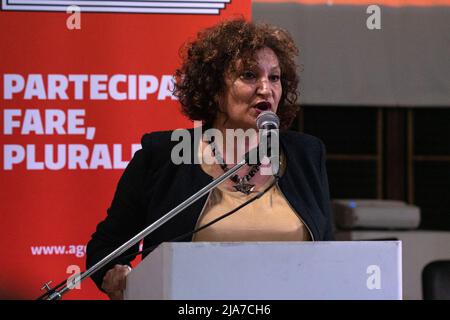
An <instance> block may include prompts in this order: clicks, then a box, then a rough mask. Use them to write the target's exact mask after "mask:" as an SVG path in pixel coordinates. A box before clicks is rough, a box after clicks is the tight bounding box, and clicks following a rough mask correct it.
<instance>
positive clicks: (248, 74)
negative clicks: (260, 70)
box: [241, 70, 256, 80]
mask: <svg viewBox="0 0 450 320" xmlns="http://www.w3.org/2000/svg"><path fill="white" fill-rule="evenodd" d="M241 78H242V79H244V80H253V79H256V75H255V73H254V72H253V71H250V70H247V71H244V72H243V73H242V75H241Z"/></svg>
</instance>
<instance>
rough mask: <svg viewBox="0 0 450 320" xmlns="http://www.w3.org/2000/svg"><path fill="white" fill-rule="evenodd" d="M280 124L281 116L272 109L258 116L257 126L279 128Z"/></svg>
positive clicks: (259, 127) (260, 127)
mask: <svg viewBox="0 0 450 320" xmlns="http://www.w3.org/2000/svg"><path fill="white" fill-rule="evenodd" d="M279 126H280V118H278V116H277V114H276V113H275V112H272V111H263V112H261V113H260V114H259V115H258V117H257V118H256V127H257V128H258V129H264V128H271V129H278V127H279Z"/></svg>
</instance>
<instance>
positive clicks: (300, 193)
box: [86, 129, 333, 288]
mask: <svg viewBox="0 0 450 320" xmlns="http://www.w3.org/2000/svg"><path fill="white" fill-rule="evenodd" d="M189 132H190V137H189V138H191V139H192V140H194V134H193V132H194V131H193V129H191V130H189ZM171 133H172V131H164V132H153V133H150V134H146V135H144V136H143V138H142V141H141V144H142V149H141V150H139V151H137V152H136V153H135V155H134V157H133V159H132V160H131V161H130V163H129V164H128V166H127V168H126V169H125V171H124V173H123V175H122V177H121V178H120V181H119V183H118V186H117V189H116V192H115V195H114V198H113V201H112V203H111V206H110V207H109V209H108V210H107V213H108V215H107V217H106V218H105V220H103V221H102V222H100V223H99V224H98V226H97V229H96V231H95V233H94V234H93V235H92V239H91V240H90V241H89V243H88V245H87V254H86V255H87V259H86V265H87V267H88V268H89V267H91V266H92V265H94V264H95V263H96V262H98V261H100V260H101V259H102V258H103V257H105V256H106V255H107V254H109V253H110V252H112V251H113V250H114V249H115V248H117V247H119V246H120V245H122V244H123V243H124V242H125V241H127V240H129V239H130V238H132V237H133V236H134V235H136V234H137V233H138V232H139V231H141V230H143V229H144V228H145V227H147V226H148V225H150V224H151V223H153V222H154V221H156V220H157V219H159V218H160V217H161V216H163V215H164V214H166V213H167V212H169V211H170V210H171V209H173V208H174V207H175V206H177V205H178V204H180V203H181V202H182V201H184V200H185V199H187V198H188V197H189V196H191V195H192V194H194V193H195V192H196V191H198V190H200V189H201V188H202V187H204V186H205V185H206V184H208V183H209V182H211V181H212V178H211V177H210V176H209V175H207V174H206V173H204V171H203V170H202V169H201V167H200V165H199V164H179V165H176V164H174V163H173V162H172V161H171V152H172V148H173V147H174V146H175V145H177V144H178V143H179V142H178V141H171ZM191 145H192V149H191V155H188V156H189V157H190V159H191V163H193V161H194V159H195V157H196V156H197V152H195V150H197V146H198V144H191ZM280 145H281V148H282V149H283V151H284V153H285V155H286V170H285V172H284V174H283V176H282V177H281V178H280V180H279V182H278V184H279V187H280V189H281V191H282V192H283V194H284V195H285V197H286V199H287V200H288V202H289V203H290V205H291V206H292V207H293V208H294V210H295V211H296V212H297V213H298V214H299V215H300V216H301V218H302V219H303V222H304V223H305V224H306V225H307V227H308V229H309V230H310V231H311V234H312V237H313V240H315V241H323V240H333V230H332V225H333V224H332V221H331V209H330V196H329V188H328V180H327V173H326V168H325V146H324V144H323V142H322V141H321V140H319V139H318V138H316V137H313V136H310V135H307V134H302V133H297V132H292V131H281V132H280ZM197 163H198V162H197ZM206 199H207V195H205V196H204V197H203V198H202V199H200V200H199V201H197V202H196V203H194V204H193V205H192V206H190V207H189V208H187V209H185V210H184V211H183V212H182V213H180V214H179V215H178V216H176V217H174V218H172V219H171V220H170V221H169V222H167V223H166V224H165V225H163V226H162V227H160V228H159V229H157V230H156V231H155V232H154V233H152V234H151V235H149V236H148V237H146V238H145V239H144V249H145V248H149V247H151V246H154V245H158V244H159V243H161V242H164V241H169V240H171V239H173V238H175V237H177V236H179V235H181V234H184V233H187V232H189V231H192V230H193V229H194V228H195V225H196V223H197V220H198V217H199V215H200V213H201V210H202V208H203V206H204V204H205V202H206ZM191 240H192V236H189V237H185V238H184V239H181V240H180V241H191ZM137 251H138V246H137V245H136V246H134V247H132V248H130V249H129V250H128V251H127V252H126V253H125V254H124V255H126V254H130V253H133V252H137ZM131 260H132V259H118V260H116V261H115V262H114V263H111V264H110V265H108V266H107V267H105V268H103V269H102V270H100V271H99V272H97V273H95V274H94V275H92V279H93V280H94V282H95V283H96V284H97V286H98V287H99V288H100V286H101V283H102V280H103V277H104V275H105V273H106V272H107V271H108V270H109V269H110V268H111V267H112V266H113V265H114V264H116V263H119V264H130V261H131Z"/></svg>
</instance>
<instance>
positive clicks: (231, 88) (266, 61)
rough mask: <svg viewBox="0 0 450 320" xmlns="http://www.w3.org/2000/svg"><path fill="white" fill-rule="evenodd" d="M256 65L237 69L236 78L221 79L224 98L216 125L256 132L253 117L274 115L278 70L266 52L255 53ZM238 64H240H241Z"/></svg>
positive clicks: (275, 60)
mask: <svg viewBox="0 0 450 320" xmlns="http://www.w3.org/2000/svg"><path fill="white" fill-rule="evenodd" d="M255 60H256V63H255V64H254V65H253V66H251V67H243V68H242V67H241V68H238V70H241V71H239V73H238V74H237V77H236V76H231V75H228V76H226V78H225V84H226V88H225V95H224V97H223V98H224V99H223V104H222V106H221V109H222V111H223V112H224V113H225V114H226V116H225V115H224V114H223V113H219V114H218V119H217V121H216V124H218V125H219V126H223V122H224V121H226V123H225V127H226V128H242V129H248V128H256V117H257V116H258V115H259V114H260V113H261V112H263V111H266V110H269V111H273V112H276V111H277V109H278V103H279V102H280V97H281V92H282V88H281V69H280V65H279V62H278V58H277V56H276V54H275V52H273V50H272V49H270V48H263V49H260V50H258V51H256V53H255ZM241 63H242V62H241Z"/></svg>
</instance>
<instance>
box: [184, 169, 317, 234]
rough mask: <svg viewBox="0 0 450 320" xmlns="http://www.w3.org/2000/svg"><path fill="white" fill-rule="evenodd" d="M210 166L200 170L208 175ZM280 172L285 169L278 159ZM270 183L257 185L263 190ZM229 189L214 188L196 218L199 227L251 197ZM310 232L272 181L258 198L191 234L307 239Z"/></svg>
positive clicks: (222, 187)
mask: <svg viewBox="0 0 450 320" xmlns="http://www.w3.org/2000/svg"><path fill="white" fill-rule="evenodd" d="M210 166H211V165H208V164H205V163H202V165H201V167H202V169H203V170H204V171H205V172H206V173H207V174H210V175H211V168H210ZM280 166H281V171H283V169H284V168H285V166H286V164H285V162H284V161H282V162H281V164H280ZM272 182H273V179H272V180H269V181H267V182H266V183H265V184H264V185H262V186H261V187H260V188H258V189H259V190H258V191H262V190H264V189H265V188H267V187H269V186H270V184H271V183H272ZM255 194H256V192H255V191H254V192H252V193H251V194H249V195H245V194H243V193H241V192H236V191H231V190H229V189H228V188H227V187H224V186H223V184H222V185H220V186H219V187H218V188H216V189H215V190H213V191H212V192H211V194H210V196H209V198H208V201H207V203H206V204H205V207H204V208H203V212H202V213H201V215H200V217H199V220H198V221H197V226H196V228H199V227H201V226H203V225H205V224H207V223H209V222H211V221H212V220H214V219H216V218H218V217H219V216H221V215H223V214H225V213H227V212H228V211H230V210H232V209H234V208H236V207H237V206H239V205H241V204H242V203H244V202H245V201H247V200H249V199H250V198H252V197H254V196H255ZM310 239H311V237H310V234H309V231H308V229H307V228H306V226H305V225H304V223H303V221H302V220H301V218H300V217H299V216H298V215H297V213H296V212H294V210H293V209H292V208H291V206H290V205H289V203H288V202H287V200H286V198H285V197H284V195H283V194H282V192H281V190H280V188H279V186H278V185H277V184H275V185H274V186H272V187H271V189H270V190H268V191H267V192H266V193H265V194H264V195H263V196H262V197H261V198H259V199H257V200H255V201H253V202H251V203H250V204H248V205H247V206H245V207H244V208H242V209H240V210H238V211H237V212H235V213H233V214H232V215H230V216H228V217H226V218H224V219H223V220H220V221H218V222H216V223H215V224H213V225H211V226H209V227H207V228H205V229H204V230H201V231H200V232H198V233H196V234H194V236H193V239H192V241H223V242H227V241H306V240H310Z"/></svg>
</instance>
